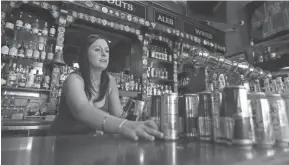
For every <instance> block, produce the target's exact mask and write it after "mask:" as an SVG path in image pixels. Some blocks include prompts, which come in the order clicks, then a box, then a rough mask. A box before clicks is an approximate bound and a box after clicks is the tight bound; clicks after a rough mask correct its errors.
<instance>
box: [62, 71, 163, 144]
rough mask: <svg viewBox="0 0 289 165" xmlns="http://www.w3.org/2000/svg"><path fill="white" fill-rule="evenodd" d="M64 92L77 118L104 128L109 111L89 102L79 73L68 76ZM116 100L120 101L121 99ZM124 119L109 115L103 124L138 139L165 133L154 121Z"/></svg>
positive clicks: (98, 127) (106, 128)
mask: <svg viewBox="0 0 289 165" xmlns="http://www.w3.org/2000/svg"><path fill="white" fill-rule="evenodd" d="M63 92H64V94H65V98H66V103H67V105H68V107H69V108H70V110H71V112H72V114H73V116H74V117H75V118H76V119H77V120H80V121H82V122H83V123H86V124H87V125H88V126H90V127H91V128H93V129H96V130H101V129H102V128H101V127H102V122H103V120H104V118H105V116H107V115H108V113H106V112H104V111H102V110H100V109H98V108H95V107H93V106H92V105H90V104H89V101H88V98H87V97H86V94H85V91H84V83H83V80H82V78H81V77H80V76H79V75H76V74H71V75H70V76H68V78H67V79H66V80H65V83H64V86H63ZM116 100H118V101H119V99H116ZM119 104H120V103H119ZM123 121H124V119H121V118H118V117H115V116H112V115H111V116H109V117H108V118H107V119H106V121H105V124H104V125H103V126H104V131H106V132H112V133H120V134H122V135H125V136H127V137H129V138H131V139H134V140H137V139H138V137H142V138H145V139H148V140H154V136H157V137H160V138H162V137H163V134H162V133H161V132H159V131H158V126H157V125H156V124H155V123H154V122H153V121H144V122H134V121H126V122H123ZM121 124H122V126H121ZM120 126H121V127H120ZM118 131H119V132H118Z"/></svg>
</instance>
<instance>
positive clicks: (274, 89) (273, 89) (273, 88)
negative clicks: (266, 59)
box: [271, 80, 278, 94]
mask: <svg viewBox="0 0 289 165" xmlns="http://www.w3.org/2000/svg"><path fill="white" fill-rule="evenodd" d="M271 92H272V93H274V94H276V93H278V87H277V82H276V80H272V81H271Z"/></svg>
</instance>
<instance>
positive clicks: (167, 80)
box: [148, 78, 174, 83]
mask: <svg viewBox="0 0 289 165" xmlns="http://www.w3.org/2000/svg"><path fill="white" fill-rule="evenodd" d="M148 80H151V81H154V82H161V83H173V82H174V80H170V79H160V78H148Z"/></svg>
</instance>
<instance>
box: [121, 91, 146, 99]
mask: <svg viewBox="0 0 289 165" xmlns="http://www.w3.org/2000/svg"><path fill="white" fill-rule="evenodd" d="M139 94H141V92H138V91H124V90H119V96H122V97H137V96H138V95H139Z"/></svg>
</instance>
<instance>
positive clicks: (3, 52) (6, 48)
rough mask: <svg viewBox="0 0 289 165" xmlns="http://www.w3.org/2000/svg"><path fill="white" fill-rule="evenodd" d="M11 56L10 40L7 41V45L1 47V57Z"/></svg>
mask: <svg viewBox="0 0 289 165" xmlns="http://www.w3.org/2000/svg"><path fill="white" fill-rule="evenodd" d="M8 54H9V45H8V40H6V41H5V44H4V45H3V46H2V47H1V55H2V56H7V55H8Z"/></svg>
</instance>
